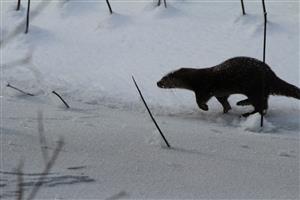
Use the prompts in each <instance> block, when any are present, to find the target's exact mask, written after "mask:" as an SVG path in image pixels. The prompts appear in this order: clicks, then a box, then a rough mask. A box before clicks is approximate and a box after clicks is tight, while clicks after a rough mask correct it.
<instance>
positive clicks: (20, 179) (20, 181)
mask: <svg viewBox="0 0 300 200" xmlns="http://www.w3.org/2000/svg"><path fill="white" fill-rule="evenodd" d="M23 166H24V164H23V161H22V160H21V161H20V163H19V166H18V169H17V175H18V179H17V192H16V193H17V197H16V199H17V200H22V199H23V194H24V189H23V171H22V170H23Z"/></svg>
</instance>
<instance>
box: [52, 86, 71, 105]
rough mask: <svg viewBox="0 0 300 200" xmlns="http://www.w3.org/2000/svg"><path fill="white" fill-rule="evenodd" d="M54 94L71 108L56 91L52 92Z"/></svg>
mask: <svg viewBox="0 0 300 200" xmlns="http://www.w3.org/2000/svg"><path fill="white" fill-rule="evenodd" d="M52 93H53V94H55V95H56V96H57V97H58V98H59V99H60V100H61V101H62V102H63V103H64V104H65V106H66V107H67V108H70V106H69V105H68V104H67V102H66V101H65V100H64V99H63V98H62V97H61V96H60V95H59V94H58V93H57V92H55V91H54V90H53V91H52Z"/></svg>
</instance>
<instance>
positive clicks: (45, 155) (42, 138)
mask: <svg viewBox="0 0 300 200" xmlns="http://www.w3.org/2000/svg"><path fill="white" fill-rule="evenodd" d="M37 119H38V132H39V137H40V145H41V151H42V154H43V158H44V161H45V165H47V162H48V159H49V157H48V151H47V149H46V147H47V141H46V137H45V134H44V123H43V112H42V111H38V113H37Z"/></svg>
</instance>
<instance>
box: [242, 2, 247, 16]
mask: <svg viewBox="0 0 300 200" xmlns="http://www.w3.org/2000/svg"><path fill="white" fill-rule="evenodd" d="M241 5H242V11H243V15H246V12H245V7H244V0H241Z"/></svg>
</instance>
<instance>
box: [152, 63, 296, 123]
mask: <svg viewBox="0 0 300 200" xmlns="http://www.w3.org/2000/svg"><path fill="white" fill-rule="evenodd" d="M157 86H158V87H160V88H181V89H188V90H191V91H193V92H194V93H195V97H196V102H197V104H198V106H199V108H200V109H202V110H204V111H208V106H207V104H206V103H207V101H208V100H209V99H210V98H211V97H216V99H217V100H218V101H219V102H220V103H221V105H222V106H223V112H224V113H227V112H228V111H229V110H230V109H231V106H230V104H229V102H228V97H229V96H230V95H232V94H243V95H245V96H247V98H246V99H244V100H241V101H239V102H237V105H239V106H246V105H252V106H253V107H254V111H252V112H248V113H245V114H243V115H242V116H244V117H247V116H249V115H251V114H254V113H257V112H259V113H260V114H261V115H264V114H265V113H266V111H267V109H268V98H269V95H282V96H287V97H293V98H296V99H300V89H299V88H298V87H296V86H294V85H292V84H289V83H287V82H285V81H284V80H282V79H280V78H279V77H278V76H276V74H275V73H274V72H273V71H272V70H271V68H270V67H269V66H268V65H267V64H266V63H264V62H262V61H260V60H258V59H255V58H250V57H234V58H231V59H228V60H226V61H224V62H222V63H221V64H218V65H216V66H213V67H209V68H202V69H195V68H181V69H178V70H176V71H173V72H170V73H168V74H167V75H165V76H164V77H163V78H162V79H161V80H159V81H158V82H157Z"/></svg>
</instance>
